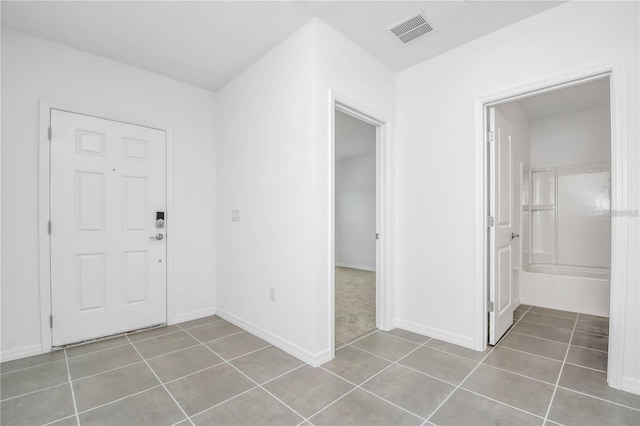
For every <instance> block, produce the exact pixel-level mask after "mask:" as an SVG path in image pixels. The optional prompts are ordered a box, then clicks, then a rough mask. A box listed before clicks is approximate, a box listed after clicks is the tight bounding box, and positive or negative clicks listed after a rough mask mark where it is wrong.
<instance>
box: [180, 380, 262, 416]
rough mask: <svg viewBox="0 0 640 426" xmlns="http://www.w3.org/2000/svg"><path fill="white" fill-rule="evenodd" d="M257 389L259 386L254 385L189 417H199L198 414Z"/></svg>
mask: <svg viewBox="0 0 640 426" xmlns="http://www.w3.org/2000/svg"><path fill="white" fill-rule="evenodd" d="M259 388H260V386H258V385H256V386H254V387H252V388H251V389H247V390H246V391H244V392H240V393H239V394H237V395H234V396H232V397H231V398H227V399H225V400H224V401H220V402H218V403H217V404H215V405H212V406H211V407H207V408H205V409H204V410H201V411H198V412H196V413H194V414H192V415H191V417H197V416H199V415H200V414H202V413H204V412H207V411H209V410H213V409H214V408H216V407H219V406H221V405H222V404H225V403H227V402H229V401H231V400H234V399H236V398H239V397H241V396H242V395H246V394H248V393H249V392H251V391H254V390H256V389H259Z"/></svg>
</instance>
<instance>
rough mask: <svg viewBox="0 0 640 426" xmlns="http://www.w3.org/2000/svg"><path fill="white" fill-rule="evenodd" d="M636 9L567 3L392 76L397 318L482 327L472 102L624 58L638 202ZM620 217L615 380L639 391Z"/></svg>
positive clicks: (632, 268) (635, 236) (424, 326)
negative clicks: (620, 341) (618, 369)
mask: <svg viewBox="0 0 640 426" xmlns="http://www.w3.org/2000/svg"><path fill="white" fill-rule="evenodd" d="M638 18H639V17H638V4H637V3H635V2H634V3H631V2H626V3H622V2H621V3H610V2H569V3H567V4H563V5H561V6H558V7H555V8H553V9H551V10H549V11H547V12H543V13H540V14H538V15H535V16H533V17H531V18H529V19H526V20H523V21H521V22H518V23H516V24H513V25H511V26H509V27H506V28H504V29H501V30H498V31H495V32H493V33H491V34H488V35H486V36H484V37H481V38H479V39H477V40H475V41H473V42H471V43H468V44H466V45H464V46H461V47H459V48H457V49H454V50H452V51H449V52H447V53H444V54H442V55H440V56H438V57H436V58H433V59H431V60H429V61H426V62H424V63H421V64H419V65H416V66H414V67H412V68H410V69H407V70H405V71H403V72H400V73H399V74H398V80H397V92H398V96H397V134H396V138H397V141H398V147H397V164H398V167H397V188H398V193H397V196H398V201H397V205H398V220H397V223H398V241H397V242H398V250H397V259H398V263H397V278H398V305H397V306H398V307H397V309H398V323H400V324H404V325H405V326H407V327H411V328H412V329H413V330H415V331H422V332H425V333H431V334H432V335H433V336H435V337H440V338H443V339H445V340H448V341H452V342H456V343H460V344H463V345H466V346H470V347H471V346H472V345H473V343H474V341H475V340H474V332H478V333H480V331H481V330H480V331H478V330H479V329H478V324H479V323H478V321H480V320H481V315H483V314H482V312H480V311H479V310H477V306H476V302H477V300H476V298H474V294H476V293H474V292H477V290H478V289H476V288H475V287H476V286H477V283H479V282H481V277H480V276H476V275H478V274H480V275H481V274H482V272H481V271H480V270H475V268H474V265H475V261H476V259H477V256H479V255H480V254H481V251H480V253H476V249H477V250H481V248H479V247H476V248H474V247H475V246H474V235H475V231H476V229H475V226H474V224H476V223H479V222H477V220H478V219H477V218H476V217H475V216H476V213H475V212H476V209H475V208H476V204H475V198H474V197H475V196H476V193H475V188H476V187H475V179H476V174H475V157H474V152H476V147H475V146H474V143H475V142H474V141H475V140H476V139H475V137H476V127H475V126H476V121H475V120H476V116H475V113H476V110H475V108H476V105H475V102H476V101H477V100H478V99H480V98H482V97H485V96H487V95H488V94H492V93H503V92H504V91H506V90H512V89H515V88H518V87H522V86H523V85H527V84H534V83H538V82H540V81H544V80H547V79H551V78H558V77H560V76H563V75H570V74H574V73H577V72H581V71H584V70H587V69H592V68H594V67H600V66H603V65H605V64H609V63H612V62H617V61H619V60H621V59H623V60H624V61H625V63H624V64H625V65H624V66H625V77H624V78H625V79H624V80H623V82H624V85H625V87H624V89H623V91H624V93H625V95H626V108H627V117H628V121H626V122H624V125H625V128H624V132H625V133H626V140H627V142H628V144H629V145H628V152H627V155H626V158H625V159H624V161H627V164H628V172H629V176H628V181H627V182H628V186H627V189H628V193H627V194H626V195H627V196H628V204H629V209H637V208H638V196H639V190H640V188H639V186H640V176H639V175H638V169H639V164H640V158H639V156H640V152H639V149H638V144H639V140H640V135H639V132H638V119H637V117H638V116H639V115H640V111H639V108H638V107H639V100H638V94H639V93H640V90H639V87H638V78H637V76H638V74H639V68H638V51H639V50H640V49H639V45H638V40H639V37H638V35H639V34H638ZM593 28H598V31H593ZM541 29H543V31H541ZM532 34H535V37H532ZM442 182H444V184H443V183H442ZM416 194H420V196H416ZM614 220H615V219H614ZM617 220H625V221H626V222H627V224H628V235H629V245H628V250H629V252H628V256H629V264H628V270H627V271H623V274H622V276H624V275H625V273H626V286H627V298H626V300H627V301H628V302H627V303H628V306H627V309H626V318H625V324H626V327H625V335H624V340H625V349H624V351H625V352H624V357H623V358H624V361H623V362H624V371H623V380H622V381H623V383H624V384H623V386H625V387H626V388H628V389H631V388H633V387H634V386H636V387H637V389H640V362H638V360H639V359H640V358H639V356H640V354H639V348H640V341H639V336H640V330H639V324H640V319H639V317H638V309H637V301H638V300H639V297H640V294H639V292H638V287H639V283H640V276H639V271H638V267H639V266H638V262H637V261H636V259H638V258H640V253H639V251H638V243H639V239H640V230H639V227H638V218H637V216H636V217H627V218H625V219H617ZM478 294H480V293H478ZM632 301H633V302H632ZM479 336H480V334H479Z"/></svg>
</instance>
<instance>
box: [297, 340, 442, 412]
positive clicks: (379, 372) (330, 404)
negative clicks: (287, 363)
mask: <svg viewBox="0 0 640 426" xmlns="http://www.w3.org/2000/svg"><path fill="white" fill-rule="evenodd" d="M378 332H380V331H378ZM380 333H383V332H380ZM372 334H373V333H372ZM392 337H395V336H392ZM402 340H404V339H402ZM431 340H433V338H429V340H427V341H426V342H424V343H423V344H418V343H415V342H411V343H414V344H417V345H418V346H417V347H415V348H414V349H412V350H411V351H409V352H408V353H407V354H405V355H403V356H402V357H400V358H398V359H397V360H396V361H392V360H390V359H387V358H384V357H382V356H379V355H376V354H373V353H371V352H368V351H366V350H364V349H360V348H358V347H357V346H353V347H354V348H357V349H360V350H361V351H363V352H366V353H369V354H371V355H374V356H377V357H378V358H381V359H383V360H385V361H389V362H390V363H391V364H389V365H387V366H386V367H385V368H383V369H382V370H380V371H378V372H377V373H376V374H374V375H373V376H371V377H369V378H368V379H367V380H365V381H363V382H362V383H360V384H359V385H356V387H355V388H353V389H351V390H349V391H348V392H346V393H345V394H344V395H342V396H340V397H339V398H337V399H336V400H334V401H333V402H331V403H329V404H327V405H325V406H324V407H322V408H321V409H320V410H318V411H316V412H315V413H313V414H312V415H311V416H309V417H308V418H306V420H307V421H308V422H309V423H311V421H310V420H309V419H311V418H312V417H314V416H316V415H318V414H320V413H321V412H322V411H324V410H326V409H327V408H329V407H330V406H332V405H333V404H335V403H336V402H338V401H340V400H341V399H342V398H344V397H346V396H347V395H349V394H350V393H352V392H354V391H355V390H356V389H361V390H363V391H365V392H368V393H371V392H369V391H367V390H366V389H364V388H362V385H364V384H365V383H367V382H369V381H370V380H373V379H374V378H375V377H377V376H379V375H380V374H382V373H384V372H385V371H387V370H388V369H389V368H391V367H393V366H394V365H401V364H398V362H399V361H401V360H403V359H404V358H406V357H408V356H409V355H411V354H412V353H414V352H415V351H417V350H418V349H420V348H422V347H424V345H426V344H427V343H428V342H430V341H431ZM353 343H355V341H354V342H353ZM321 368H322V369H323V370H325V371H328V370H326V369H325V368H324V367H321ZM328 372H329V373H331V374H334V373H332V372H331V371H328ZM337 377H339V378H340V379H342V380H344V381H345V382H347V383H351V384H354V383H352V382H350V381H348V380H346V379H344V378H342V377H340V376H337ZM445 383H446V382H445ZM373 395H374V396H376V397H377V398H380V399H382V400H383V401H385V402H389V403H390V404H392V405H394V406H396V407H398V408H400V409H402V410H403V411H406V412H408V413H410V414H412V415H414V416H416V417H418V418H419V419H421V420H422V419H424V417H422V416H417V415H416V414H414V413H412V412H411V411H409V410H407V409H404V408H402V407H400V406H397V405H396V404H394V403H392V402H390V401H387V400H386V399H384V398H381V397H379V396H378V395H375V394H373Z"/></svg>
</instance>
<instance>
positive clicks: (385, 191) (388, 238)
mask: <svg viewBox="0 0 640 426" xmlns="http://www.w3.org/2000/svg"><path fill="white" fill-rule="evenodd" d="M329 96H330V102H329V111H328V114H329V155H328V162H329V164H328V170H329V171H330V172H329V174H330V176H329V179H330V181H329V185H330V187H329V191H328V193H329V200H328V205H329V228H328V233H329V235H328V238H329V241H330V244H329V262H328V265H327V267H328V268H329V274H328V276H329V286H328V290H329V315H328V324H327V326H328V327H329V333H328V335H329V342H328V343H329V345H328V347H329V355H330V357H329V359H333V358H334V356H335V266H336V263H335V111H340V112H343V113H345V114H348V115H351V116H352V117H354V118H357V119H359V120H362V121H364V122H366V123H368V124H371V125H374V126H376V232H377V233H379V235H380V238H379V239H378V240H376V327H377V328H378V329H380V330H390V329H392V328H393V327H394V325H395V322H394V315H395V312H394V310H393V307H394V306H395V298H394V297H393V295H394V294H395V292H394V289H393V277H394V275H393V273H394V268H393V262H394V256H393V255H392V253H393V251H392V241H393V238H394V237H393V235H394V231H395V227H394V226H393V225H394V223H395V222H394V218H395V216H393V210H394V209H393V208H392V206H393V204H392V203H393V200H394V198H393V197H394V193H393V176H394V175H393V170H394V168H393V157H392V155H391V154H392V152H393V149H392V147H391V146H390V145H391V143H390V141H391V138H390V136H391V123H390V119H387V118H385V117H384V115H383V114H379V113H377V112H375V111H372V110H371V109H369V108H367V107H366V106H364V105H362V104H360V103H359V102H356V101H354V100H352V99H349V98H347V97H345V96H343V95H341V94H339V93H337V92H336V91H334V90H332V89H330V90H329Z"/></svg>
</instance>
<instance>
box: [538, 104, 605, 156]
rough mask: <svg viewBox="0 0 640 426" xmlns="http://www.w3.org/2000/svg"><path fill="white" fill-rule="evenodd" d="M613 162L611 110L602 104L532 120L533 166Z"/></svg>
mask: <svg viewBox="0 0 640 426" xmlns="http://www.w3.org/2000/svg"><path fill="white" fill-rule="evenodd" d="M609 161H611V109H610V107H608V106H606V107H601V108H595V109H588V110H585V111H578V112H574V113H571V114H562V115H556V116H551V117H545V118H540V119H537V120H533V121H532V122H531V167H557V166H568V165H573V164H587V163H600V162H609Z"/></svg>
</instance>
